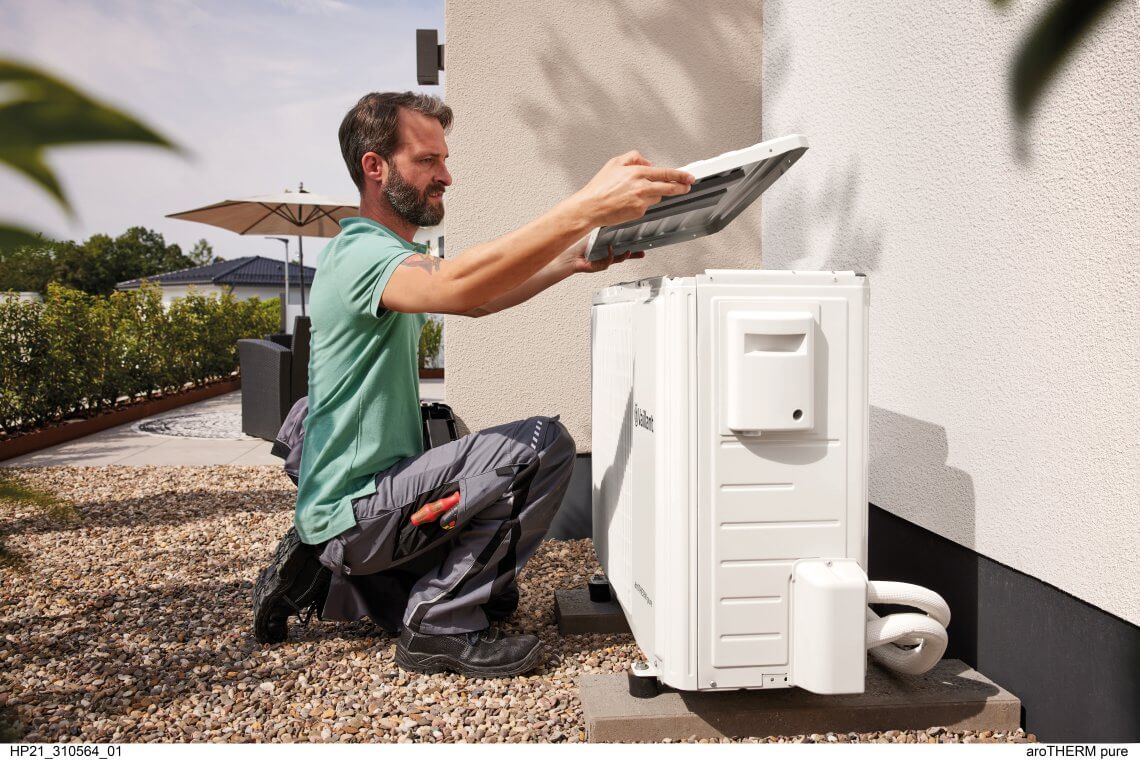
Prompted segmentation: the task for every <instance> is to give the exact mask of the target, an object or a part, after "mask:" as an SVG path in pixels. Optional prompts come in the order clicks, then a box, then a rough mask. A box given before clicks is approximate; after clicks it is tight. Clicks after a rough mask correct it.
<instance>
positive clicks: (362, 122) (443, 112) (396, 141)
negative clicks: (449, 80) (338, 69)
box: [339, 91, 451, 193]
mask: <svg viewBox="0 0 1140 762" xmlns="http://www.w3.org/2000/svg"><path fill="white" fill-rule="evenodd" d="M401 108H406V109H411V110H412V111H418V112H419V113H421V114H424V115H426V116H430V117H434V118H436V119H438V120H439V123H440V124H441V125H442V126H443V129H445V130H446V129H447V128H448V127H450V126H451V107H450V106H448V105H447V104H446V103H444V102H443V101H441V100H440V99H439V98H437V97H435V96H434V95H427V94H425V93H413V92H411V91H408V92H403V93H369V94H368V95H366V96H364V97H363V98H361V99H360V100H359V101H357V102H356V105H355V106H353V107H352V108H351V109H349V110H348V113H347V114H345V115H344V119H343V120H341V123H340V133H339V134H340V152H341V155H342V156H344V163H345V164H347V165H348V173H349V174H350V175H352V181H353V182H354V183H356V187H357V188H358V189H359V190H360V192H361V193H363V192H364V168H363V167H361V165H360V160H361V159H362V158H363V157H364V154H366V153H368V152H369V151H375V152H376V153H377V154H379V155H380V157H381V158H383V159H384V160H385V161H388V160H390V159H391V158H392V154H394V153H395V152H396V149H397V148H399V146H400V134H399V131H398V127H399V114H400V109H401Z"/></svg>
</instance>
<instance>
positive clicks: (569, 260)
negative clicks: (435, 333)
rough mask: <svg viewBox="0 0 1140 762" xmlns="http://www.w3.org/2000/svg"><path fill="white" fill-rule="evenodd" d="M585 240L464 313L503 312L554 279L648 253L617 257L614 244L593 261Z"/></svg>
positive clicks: (592, 270) (543, 288)
mask: <svg viewBox="0 0 1140 762" xmlns="http://www.w3.org/2000/svg"><path fill="white" fill-rule="evenodd" d="M586 241H587V239H585V238H583V239H582V240H580V241H578V242H577V243H575V244H574V245H573V246H571V247H570V248H569V249H567V250H566V251H564V252H562V253H561V254H559V255H558V256H557V257H556V258H555V259H554V261H552V262H551V263H550V264H548V265H547V266H546V267H544V268H542V269H541V270H539V271H538V272H537V273H535V274H534V275H532V276H531V277H530V279H529V280H528V281H527V282H526V283H524V284H522V285H521V286H519V287H518V288H514V289H512V290H510V291H508V292H507V293H505V294H503V295H502V296H500V297H499V298H498V299H492V300H491V301H489V302H487V303H486V304H484V305H482V306H481V307H476V308H475V309H473V310H471V311H470V312H464V313H463V315H464V317H483V316H485V315H492V314H494V313H496V312H501V311H502V310H505V309H507V308H508V307H514V306H515V305H516V304H522V303H523V302H525V301H527V300H528V299H530V298H531V297H533V296H536V295H537V294H540V293H542V292H543V291H545V290H546V289H548V288H550V287H551V286H553V285H554V284H555V283H558V282H559V281H562V280H565V279H566V278H569V277H570V276H571V275H573V274H574V273H596V272H601V271H602V270H605V269H606V268H608V267H609V266H610V265H612V264H614V263H616V262H624V261H625V260H626V259H641V258H642V257H644V256H645V252H643V251H632V252H627V253H625V254H620V255H618V256H616V257H615V256H614V254H613V248H612V247H611V248H610V254H609V256H608V257H606V258H604V259H596V260H593V261H590V260H588V259H586Z"/></svg>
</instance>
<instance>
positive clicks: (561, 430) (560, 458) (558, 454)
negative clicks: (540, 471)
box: [535, 416, 578, 468]
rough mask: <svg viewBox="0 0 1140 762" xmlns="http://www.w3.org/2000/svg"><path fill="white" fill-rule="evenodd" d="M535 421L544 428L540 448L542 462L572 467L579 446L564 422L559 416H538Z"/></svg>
mask: <svg viewBox="0 0 1140 762" xmlns="http://www.w3.org/2000/svg"><path fill="white" fill-rule="evenodd" d="M535 421H536V422H537V423H538V425H539V426H541V428H542V435H541V440H542V446H541V447H539V448H538V450H539V452H540V454H541V457H542V460H543V461H546V462H547V463H550V464H551V465H555V464H557V465H560V466H561V467H563V468H569V467H572V466H573V465H574V456H575V455H576V454H577V452H578V446H577V444H575V442H574V437H572V436H571V435H570V431H569V430H568V429H567V428H566V426H565V425H564V424H563V423H562V421H560V420H558V417H557V416H554V417H553V418H552V417H549V416H538V417H536V418H535Z"/></svg>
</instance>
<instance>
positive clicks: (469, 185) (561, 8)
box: [445, 0, 761, 452]
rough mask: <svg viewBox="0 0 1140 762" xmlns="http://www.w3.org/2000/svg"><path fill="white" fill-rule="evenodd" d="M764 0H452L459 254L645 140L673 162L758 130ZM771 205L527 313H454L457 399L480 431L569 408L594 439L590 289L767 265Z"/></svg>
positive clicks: (573, 424)
mask: <svg viewBox="0 0 1140 762" xmlns="http://www.w3.org/2000/svg"><path fill="white" fill-rule="evenodd" d="M760 15H761V13H760V5H759V3H758V2H756V0H721V1H720V2H716V3H696V2H676V1H675V0H669V1H666V0H642V1H640V2H633V0H627V1H625V2H591V3H568V2H561V1H559V0H533V1H529V0H528V1H527V2H523V1H522V0H448V1H447V4H446V23H447V26H446V35H445V36H446V45H447V59H446V60H447V100H448V103H449V104H450V105H451V106H452V108H454V110H455V123H454V125H453V127H452V131H451V134H450V136H449V138H448V145H449V149H450V153H451V158H450V159H449V161H448V165H449V168H450V169H451V173H452V175H453V176H454V178H455V184H454V186H453V187H452V188H451V189H450V190H449V191H448V194H447V219H446V222H445V224H446V227H447V256H448V257H449V258H451V257H454V256H457V255H459V254H460V252H462V251H463V249H464V248H466V247H468V246H470V245H472V244H475V243H478V242H480V241H483V240H486V239H488V238H491V237H494V236H496V235H500V234H502V233H505V232H507V231H509V230H511V229H513V228H515V227H518V226H519V225H522V224H524V223H526V222H527V221H529V220H530V219H532V218H533V217H535V216H537V215H539V214H541V213H542V212H544V211H545V210H547V209H549V208H550V207H551V206H553V205H554V204H555V203H557V202H558V201H559V200H560V199H562V198H564V197H565V196H567V195H569V194H570V193H572V192H574V191H575V190H577V189H578V188H579V187H581V185H582V184H584V183H585V182H586V181H587V180H588V179H589V178H590V177H591V176H592V175H593V174H594V172H596V171H597V169H598V168H600V166H601V165H602V164H603V163H604V162H605V161H606V160H607V159H609V158H610V157H611V156H613V155H616V154H619V153H623V152H625V151H627V150H630V149H633V148H636V149H638V150H640V151H641V152H642V153H643V154H645V155H646V156H647V157H648V158H649V159H650V160H651V161H653V162H655V163H658V164H671V165H674V166H677V165H681V164H685V163H688V162H690V161H693V160H695V159H701V158H707V157H709V156H712V155H714V154H717V153H720V152H723V151H727V150H731V149H735V148H740V147H742V146H746V145H749V144H751V143H755V142H757V140H758V139H759V136H760V89H759V86H760V36H761V29H760ZM759 220H760V212H759V209H758V208H753V209H750V210H748V211H747V212H745V213H744V214H743V215H742V216H741V217H739V218H738V219H737V220H736V221H734V222H733V223H732V225H731V226H729V227H728V228H727V229H726V230H724V231H723V232H721V233H720V234H718V235H717V236H716V237H715V238H714V239H710V240H709V241H700V242H694V243H691V244H682V245H677V246H672V247H669V248H668V249H664V250H661V251H658V252H651V253H650V254H649V255H648V256H647V257H646V259H644V260H641V261H640V262H635V263H630V264H624V265H617V266H615V267H613V268H611V269H610V270H609V271H607V272H604V273H595V274H593V275H578V276H575V277H573V278H571V279H569V280H566V281H564V282H562V283H561V284H559V285H557V286H555V287H554V288H552V289H550V290H548V291H547V292H545V293H544V294H542V295H541V296H539V297H537V298H535V299H533V300H531V301H530V302H527V303H526V304H524V305H521V306H519V307H517V308H515V309H512V310H508V311H505V312H503V313H500V314H498V315H493V316H490V317H485V318H479V319H471V318H457V317H449V318H448V320H447V325H446V332H445V345H446V352H447V398H448V402H449V403H450V404H451V405H452V406H453V407H454V408H455V410H456V413H457V415H458V416H459V417H460V418H461V419H462V420H463V421H464V422H465V423H466V424H467V426H468V427H470V428H472V429H478V428H483V427H486V426H491V425H494V424H497V423H502V422H506V421H510V420H514V419H517V418H523V417H526V416H530V415H536V414H547V415H549V414H554V413H558V414H560V415H561V416H562V420H563V421H564V422H565V423H566V425H567V427H568V428H569V430H570V432H571V434H573V436H574V438H575V440H576V441H577V443H578V449H579V450H580V451H583V452H589V449H590V381H589V372H590V339H589V336H590V298H591V294H592V293H593V292H594V291H596V290H597V289H599V288H602V287H604V286H607V285H610V284H613V283H618V282H621V281H627V280H633V279H636V278H639V277H645V276H650V275H661V274H669V275H692V274H695V273H697V272H700V271H702V270H704V269H705V268H706V267H757V266H759V263H760V241H759Z"/></svg>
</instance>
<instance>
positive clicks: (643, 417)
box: [633, 404, 653, 431]
mask: <svg viewBox="0 0 1140 762" xmlns="http://www.w3.org/2000/svg"><path fill="white" fill-rule="evenodd" d="M633 425H634V426H640V427H641V428H643V429H645V430H646V431H653V416H651V415H650V414H649V413H648V412H646V411H645V410H643V409H641V408H639V407H638V406H637V405H636V404H635V405H634V406H633Z"/></svg>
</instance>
